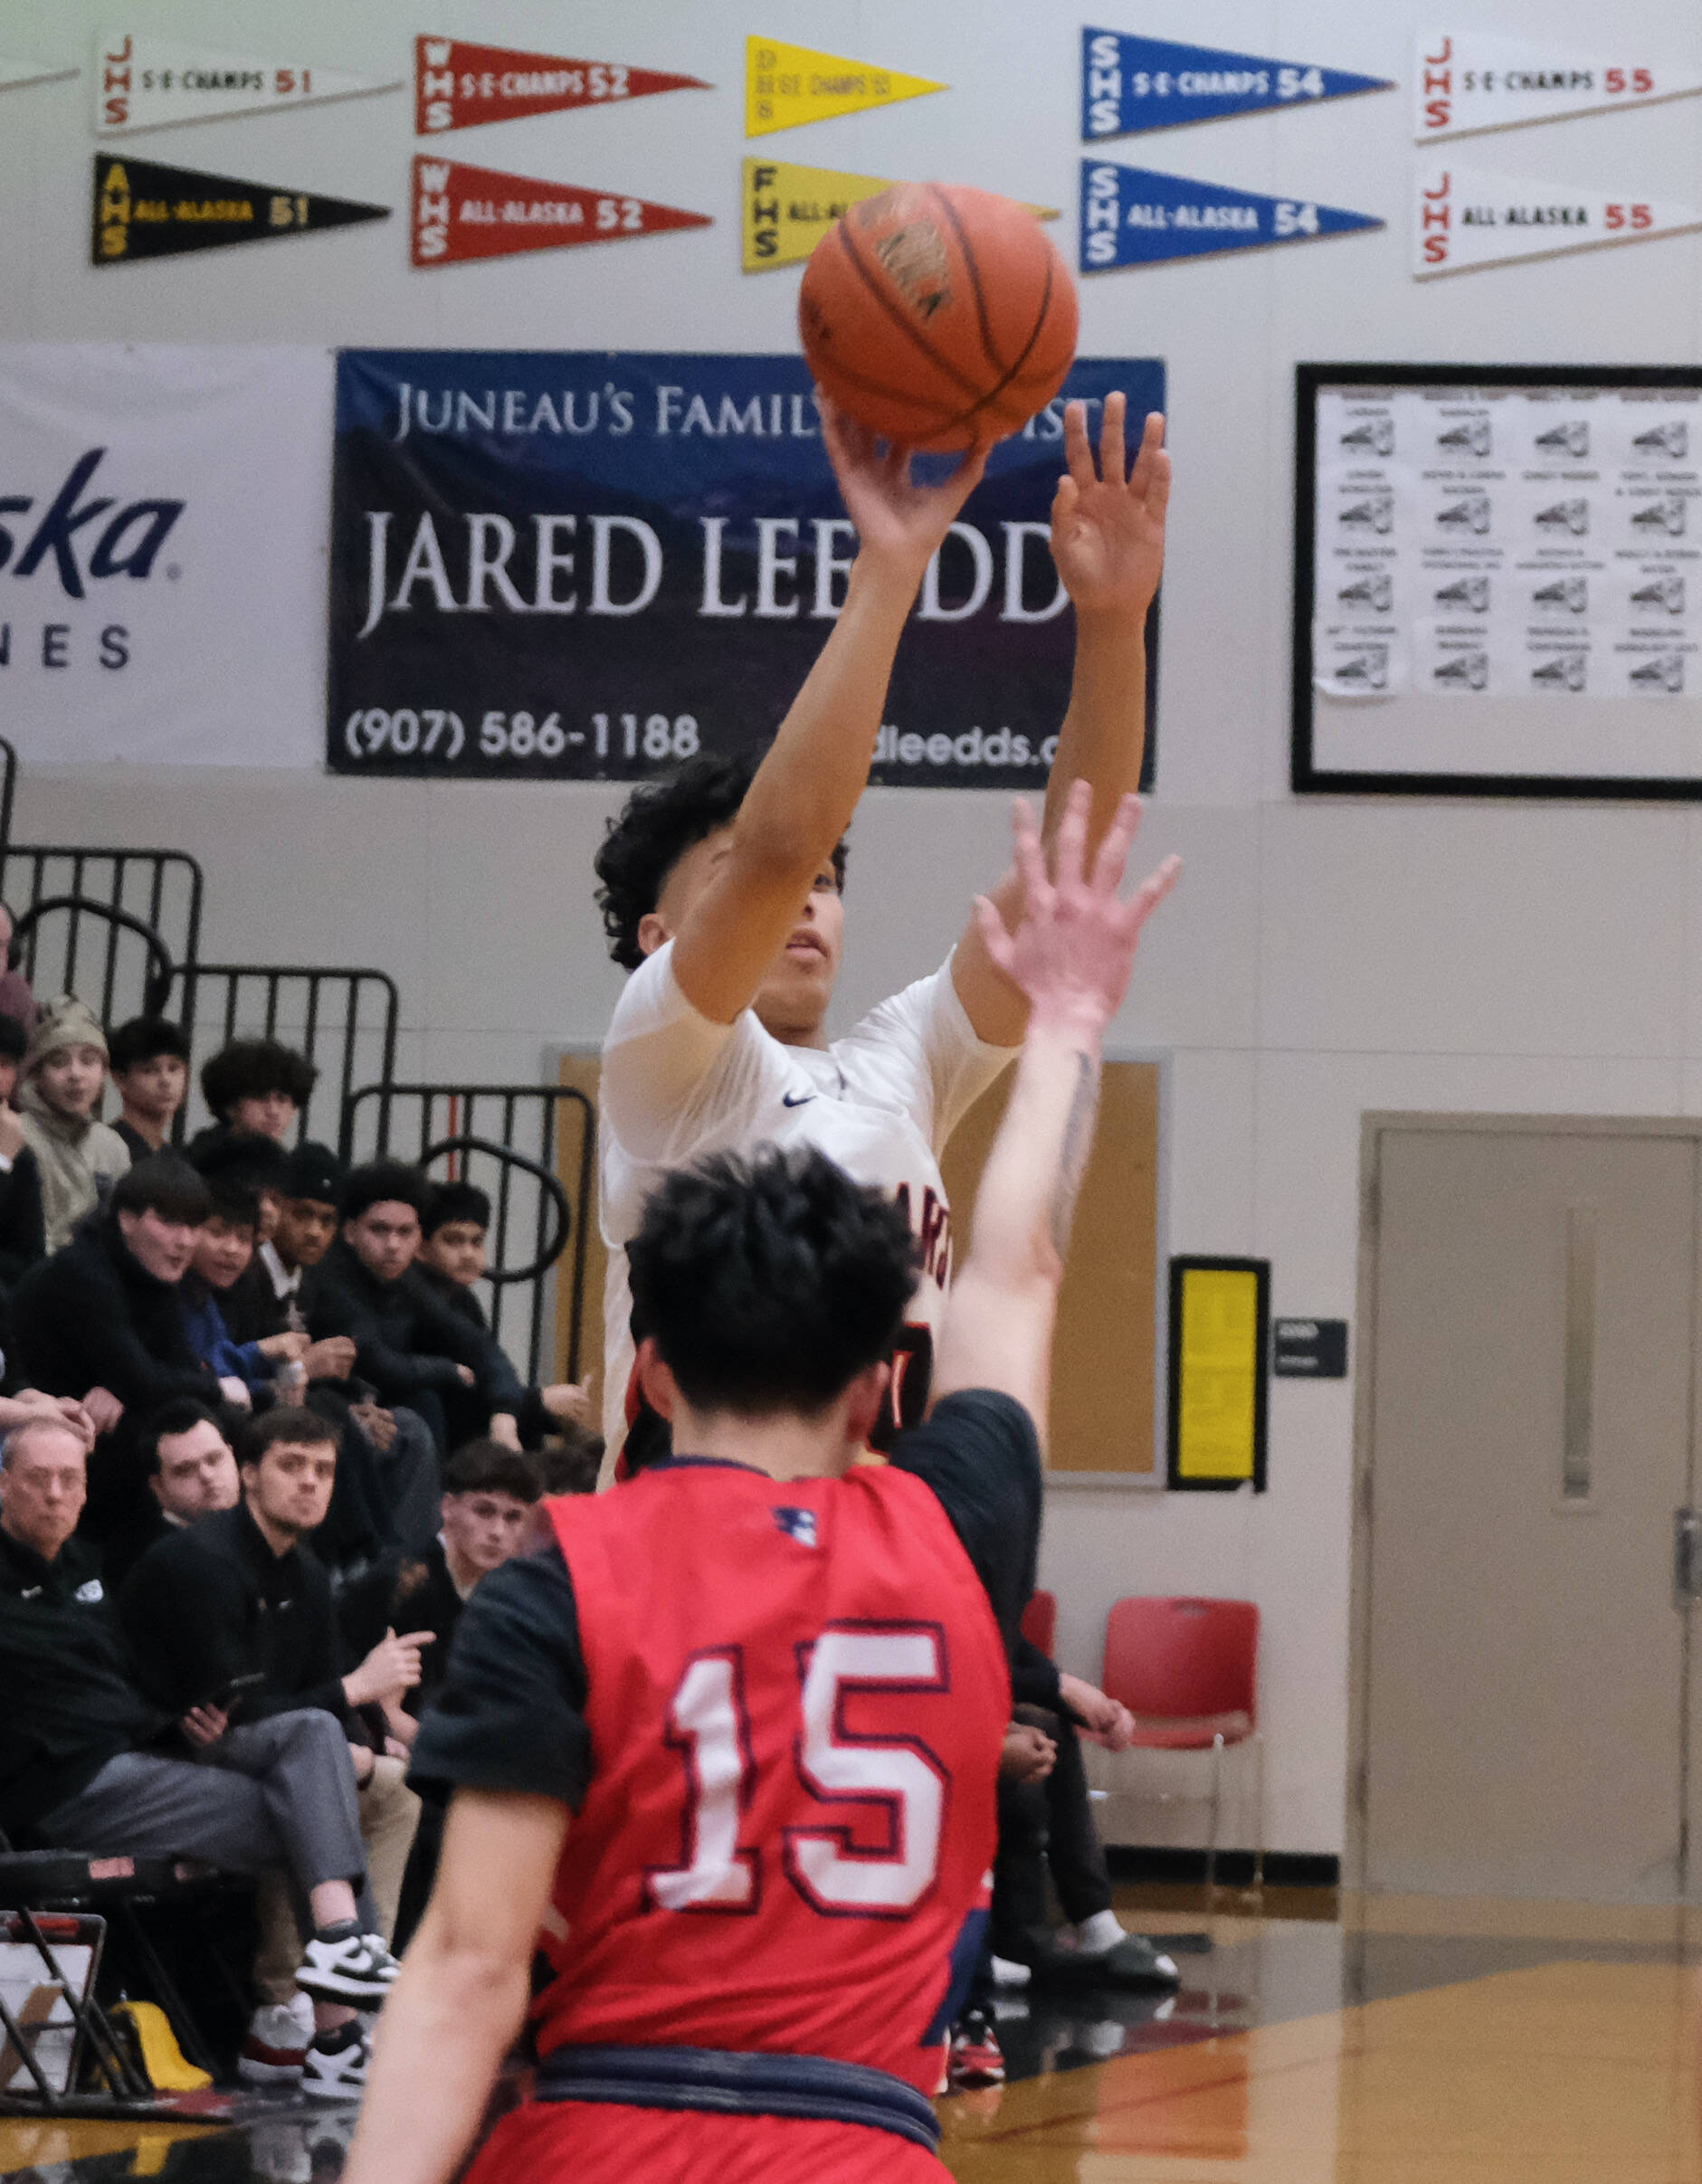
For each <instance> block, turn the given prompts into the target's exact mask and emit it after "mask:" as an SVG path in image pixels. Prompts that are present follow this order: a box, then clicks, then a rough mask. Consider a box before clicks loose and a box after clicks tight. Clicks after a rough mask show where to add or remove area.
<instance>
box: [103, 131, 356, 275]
mask: <svg viewBox="0 0 1702 2184" xmlns="http://www.w3.org/2000/svg"><path fill="white" fill-rule="evenodd" d="M389 217H390V208H389V206H388V205H385V204H351V203H349V201H348V200H347V198H343V197H319V196H315V195H311V194H309V192H308V191H306V190H282V189H273V188H271V186H270V185H268V184H265V183H262V182H238V181H236V180H235V179H234V178H233V176H229V175H204V174H200V173H198V172H197V171H196V170H195V168H193V167H187V166H160V165H159V164H158V163H157V161H156V160H152V159H132V158H129V157H114V156H113V155H112V154H111V153H109V152H97V153H96V154H95V163H94V221H93V234H92V242H91V248H92V252H93V256H94V262H95V263H96V264H97V265H124V264H126V263H127V262H128V261H130V260H132V259H136V258H176V257H179V256H181V255H182V253H183V252H185V251H210V250H216V249H218V248H220V247H221V246H222V245H223V244H224V243H227V242H276V241H278V240H279V238H280V237H281V236H284V235H300V234H302V233H312V232H313V231H314V230H315V229H319V228H328V227H352V226H354V225H356V224H357V223H358V222H360V221H363V220H388V219H389Z"/></svg>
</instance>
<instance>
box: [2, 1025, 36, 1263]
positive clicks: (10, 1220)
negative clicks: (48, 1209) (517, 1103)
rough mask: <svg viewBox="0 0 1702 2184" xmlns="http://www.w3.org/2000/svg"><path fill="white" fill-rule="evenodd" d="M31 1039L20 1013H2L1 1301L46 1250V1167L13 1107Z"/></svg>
mask: <svg viewBox="0 0 1702 2184" xmlns="http://www.w3.org/2000/svg"><path fill="white" fill-rule="evenodd" d="M28 1044H29V1040H28V1038H27V1036H26V1034H25V1032H24V1026H23V1025H22V1024H21V1023H20V1022H19V1021H18V1020H17V1018H16V1017H15V1016H6V1015H4V1014H0V1303H4V1300H5V1297H8V1296H10V1295H11V1293H12V1291H13V1289H14V1287H15V1286H16V1284H17V1283H18V1281H19V1279H20V1278H21V1277H22V1276H23V1275H24V1271H25V1269H26V1268H30V1267H33V1265H34V1264H35V1262H36V1260H37V1259H38V1258H41V1257H42V1255H43V1252H44V1251H45V1250H46V1249H47V1239H46V1232H45V1230H44V1228H43V1218H42V1171H41V1169H40V1168H39V1167H38V1166H37V1164H36V1159H35V1154H33V1152H32V1151H31V1149H30V1147H29V1145H28V1144H26V1143H25V1142H24V1125H23V1122H22V1121H21V1120H20V1118H19V1117H18V1116H17V1115H16V1114H15V1113H14V1110H13V1106H12V1095H13V1093H14V1091H15V1090H16V1089H17V1082H18V1068H19V1065H20V1064H21V1063H22V1061H23V1059H24V1050H25V1049H26V1048H27V1046H28Z"/></svg>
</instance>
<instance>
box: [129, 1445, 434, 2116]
mask: <svg viewBox="0 0 1702 2184" xmlns="http://www.w3.org/2000/svg"><path fill="white" fill-rule="evenodd" d="M337 1442H338V1437H337V1429H336V1428H335V1427H334V1426H332V1425H331V1424H329V1423H328V1421H327V1420H325V1419H323V1418H321V1417H319V1414H318V1413H317V1412H315V1411H312V1410H296V1409H277V1410H269V1411H268V1412H266V1414H265V1415H264V1416H263V1417H261V1418H259V1419H254V1420H250V1421H249V1422H248V1423H247V1424H246V1425H244V1426H243V1427H242V1429H241V1431H240V1432H239V1433H238V1435H237V1444H236V1448H237V1460H238V1469H239V1472H240V1475H241V1478H242V1499H241V1500H240V1501H239V1502H238V1503H237V1504H236V1505H235V1507H234V1508H232V1509H224V1510H220V1511H218V1512H216V1513H214V1515H209V1516H204V1517H202V1518H201V1519H200V1520H199V1521H198V1522H197V1523H196V1524H194V1525H193V1526H191V1527H190V1528H188V1529H187V1530H185V1531H180V1532H176V1533H174V1534H172V1535H171V1536H170V1537H169V1538H166V1539H163V1540H161V1541H159V1542H158V1543H157V1544H156V1545H155V1546H153V1547H150V1548H149V1549H148V1551H147V1553H146V1554H145V1555H143V1557H142V1558H141V1560H140V1562H138V1563H137V1565H136V1567H135V1568H134V1569H133V1570H132V1571H131V1572H130V1574H129V1576H128V1578H127V1579H126V1580H125V1581H124V1586H123V1589H122V1591H120V1593H119V1600H118V1616H119V1625H120V1627H121V1628H122V1629H123V1631H124V1634H125V1637H126V1638H127V1639H128V1642H129V1647H130V1652H131V1656H132V1657H133V1659H134V1660H135V1662H136V1665H137V1674H138V1679H139V1681H140V1683H141V1686H142V1689H143V1691H144V1692H145V1693H146V1695H147V1696H148V1697H149V1698H151V1699H153V1700H154V1701H155V1702H156V1704H157V1705H159V1706H160V1708H161V1709H162V1710H163V1711H164V1712H166V1714H183V1713H186V1712H188V1711H189V1709H190V1708H192V1707H193V1706H194V1705H195V1704H196V1703H197V1699H198V1698H199V1696H200V1695H203V1694H204V1693H206V1692H209V1691H216V1690H220V1689H222V1688H223V1687H225V1686H227V1685H230V1684H232V1683H233V1682H234V1681H235V1680H236V1679H238V1678H242V1677H249V1676H260V1677H261V1682H260V1683H259V1684H257V1685H253V1686H252V1687H251V1688H250V1689H248V1690H247V1691H245V1692H244V1694H243V1695H242V1698H241V1700H240V1701H239V1702H238V1706H239V1707H240V1715H239V1718H240V1719H241V1720H242V1721H243V1722H259V1721H265V1720H268V1719H269V1718H270V1717H271V1715H273V1714H288V1713H292V1712H294V1711H295V1710H297V1709H298V1708H300V1707H304V1706H311V1707H316V1708H319V1709H320V1710H321V1711H323V1712H324V1713H326V1714H331V1715H334V1716H335V1717H336V1719H337V1720H338V1723H340V1724H341V1726H342V1729H343V1733H344V1735H345V1737H346V1738H347V1742H348V1750H349V1755H350V1760H351V1763H352V1765H353V1769H354V1778H355V1782H356V1785H357V1790H358V1794H359V1800H360V1808H359V1809H360V1832H361V1839H362V1841H363V1843H364V1844H365V1846H366V1870H367V1874H368V1876H369V1878H370V1881H371V1885H372V1893H373V1901H374V1904H375V1905H376V1912H377V1923H378V1931H379V1932H380V1933H381V1934H382V1935H383V1936H384V1937H385V1940H386V1941H388V1939H389V1938H390V1936H391V1934H392V1933H393V1932H395V1920H396V1906H397V1901H398V1898H399V1896H400V1894H401V1889H402V1875H403V1873H404V1868H405V1867H406V1865H407V1862H408V1851H409V1848H410V1847H411V1846H412V1844H413V1841H414V1828H415V1826H416V1825H417V1823H418V1820H419V1813H420V1800H419V1799H418V1798H417V1797H416V1796H415V1795H414V1792H413V1791H412V1790H410V1789H408V1787H407V1784H406V1779H405V1778H406V1771H407V1770H406V1763H405V1762H406V1747H405V1746H404V1745H403V1744H402V1743H400V1742H397V1741H396V1740H395V1739H392V1738H389V1737H388V1736H387V1735H386V1733H385V1718H384V1712H383V1709H384V1707H385V1703H386V1702H388V1703H390V1704H395V1702H397V1701H398V1700H400V1698H401V1697H402V1695H403V1694H404V1692H405V1691H406V1690H407V1689H408V1688H409V1687H410V1686H411V1685H414V1684H415V1683H417V1682H418V1681H419V1677H420V1655H421V1648H422V1647H423V1646H428V1645H430V1644H431V1642H432V1636H431V1634H430V1633H429V1632H426V1631H423V1630H419V1629H416V1630H414V1631H413V1632H412V1633H411V1634H410V1635H408V1636H407V1637H404V1638H398V1637H397V1636H396V1634H395V1630H394V1629H389V1630H386V1631H385V1634H384V1637H383V1638H380V1639H379V1641H378V1642H377V1644H376V1645H375V1646H374V1647H372V1649H371V1650H370V1652H369V1653H368V1654H367V1656H366V1659H365V1660H363V1661H361V1662H359V1663H358V1664H357V1666H349V1665H348V1664H347V1662H346V1661H345V1658H344V1654H343V1647H342V1640H341V1636H340V1633H339V1631H338V1624H337V1618H336V1613H335V1610H334V1608H333V1604H332V1599H331V1581H330V1577H329V1574H328V1572H327V1571H326V1569H325V1567H324V1565H323V1564H322V1563H321V1562H319V1559H318V1557H317V1556H316V1555H315V1554H314V1553H313V1551H312V1549H311V1547H310V1546H309V1544H308V1542H309V1539H310V1537H311V1536H312V1534H313V1533H314V1532H316V1531H317V1530H318V1528H319V1525H320V1524H323V1523H324V1521H325V1515H326V1511H327V1510H328V1507H329V1506H330V1500H331V1487H332V1484H333V1481H334V1480H335V1477H336V1474H337ZM362 1710H365V1714H364V1716H363V1712H362ZM232 1711H233V1713H235V1712H236V1711H237V1709H236V1708H233V1710H232ZM289 1913H290V1906H289V1904H288V1901H287V1899H286V1898H284V1897H283V1896H282V1895H281V1894H272V1895H271V1896H270V1897H268V1896H266V1895H262V1899H261V1928H262V1941H261V1957H260V1961H259V1963H258V1964H257V1966H256V1968H255V1984H256V1986H257V1987H258V1988H259V1989H260V1995H261V2008H262V2010H264V2011H270V2010H271V2009H275V2008H282V2007H286V2006H287V2005H288V2003H289V2000H290V1995H291V1993H292V1992H293V1991H294V1987H295V1980H294V1976H293V1970H292V1967H293V1965H294V1963H295V1961H296V1958H297V1956H298V1955H299V1954H300V1948H299V1944H298V1942H297V1937H296V1934H295V1931H294V1927H293V1923H291V1921H290V1915H289ZM265 2029H266V2028H262V2027H259V2026H258V2025H257V2027H256V2028H255V2032H254V2033H253V2034H252V2035H251V2044H254V2043H255V2042H258V2043H259V2045H261V2046H265V2047H267V2048H269V2049H271V2050H274V2051H275V2050H276V2049H277V2048H278V2047H279V2042H278V2040H277V2039H276V2038H275V2037H274V2038H271V2039H267V2038H265V2037H264V2032H265ZM245 2061H246V2063H247V2064H248V2065H250V2066H251V2068H250V2069H249V2070H247V2071H245V2074H244V2075H257V2076H258V2075H261V2072H262V2071H263V2072H268V2073H270V2072H271V2070H273V2069H275V2068H276V2067H277V2065H274V2064H272V2063H271V2061H270V2059H269V2058H268V2057H265V2056H258V2055H256V2056H248V2057H245ZM253 2065H259V2068H258V2069H254V2068H252V2066H253Z"/></svg>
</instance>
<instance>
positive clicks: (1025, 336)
mask: <svg viewBox="0 0 1702 2184" xmlns="http://www.w3.org/2000/svg"><path fill="white" fill-rule="evenodd" d="M1076 316H1077V314H1076V290H1075V283H1074V282H1073V281H1072V280H1070V274H1069V271H1068V270H1067V269H1066V267H1065V265H1064V261H1063V260H1062V259H1061V258H1060V256H1059V254H1058V252H1057V251H1056V250H1055V249H1054V248H1053V247H1052V244H1051V241H1050V239H1049V238H1048V236H1047V234H1046V233H1045V231H1044V229H1043V228H1042V227H1041V224H1040V223H1039V221H1038V220H1036V218H1035V217H1034V215H1033V214H1032V213H1031V212H1030V211H1029V210H1028V209H1027V208H1026V206H1024V205H1021V204H1014V203H1013V201H1012V200H1011V199H1010V198H1009V197H995V196H994V195H992V193H991V192H990V191H987V190H976V189H967V188H963V187H960V186H957V185H947V184H941V183H937V182H925V183H898V184H895V185H894V186H893V187H892V188H891V189H888V190H882V191H881V193H880V195H879V196H878V197H866V198H864V199H863V201H862V202H861V204H854V205H852V206H851V209H850V211H849V212H847V213H846V214H844V216H843V217H842V218H841V219H839V220H837V221H835V222H834V223H833V225H832V227H831V228H830V229H829V230H828V232H827V233H826V234H825V235H823V236H822V240H821V242H818V243H817V244H816V246H815V249H814V251H813V252H812V254H811V258H810V262H809V264H808V265H807V266H806V267H805V268H804V271H803V288H802V290H800V293H799V297H798V324H799V329H800V331H801V333H802V335H803V354H804V356H805V358H806V360H807V361H808V364H809V366H810V369H811V371H812V372H813V374H814V375H815V381H816V385H818V386H819V387H820V388H821V389H822V393H823V394H826V395H828V396H829V397H830V398H831V399H832V401H833V402H835V403H837V404H839V406H840V408H841V409H842V410H845V411H847V412H848V413H850V414H851V416H852V417H854V418H856V420H857V421H858V423H860V424H864V425H867V426H868V427H869V429H870V431H871V432H879V433H880V435H881V436H882V437H883V438H885V439H889V440H893V441H900V442H906V443H908V445H909V446H912V447H916V448H925V449H929V450H937V451H946V450H951V449H958V448H966V447H969V446H971V445H972V444H973V442H975V439H976V438H977V437H978V436H979V435H980V434H981V433H983V432H985V431H986V430H987V428H988V426H989V425H991V426H993V427H994V428H995V429H996V432H997V433H998V434H999V435H1001V436H1002V435H1003V434H1004V433H1006V432H1016V431H1017V430H1018V429H1019V428H1020V427H1021V426H1022V425H1023V424H1025V423H1027V421H1028V420H1029V418H1031V417H1032V415H1033V414H1034V413H1035V412H1036V411H1037V410H1040V409H1043V408H1044V407H1045V405H1046V404H1047V403H1049V402H1050V401H1051V398H1052V396H1053V395H1054V394H1056V393H1057V392H1058V390H1059V388H1060V386H1061V385H1063V383H1064V375H1065V374H1066V373H1067V372H1068V371H1069V369H1070V360H1071V358H1072V357H1073V356H1074V355H1075V352H1076Z"/></svg>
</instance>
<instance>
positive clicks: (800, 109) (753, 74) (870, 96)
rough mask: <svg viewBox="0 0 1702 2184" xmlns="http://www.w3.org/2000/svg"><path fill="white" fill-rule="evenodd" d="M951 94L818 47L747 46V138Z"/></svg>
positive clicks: (756, 42)
mask: <svg viewBox="0 0 1702 2184" xmlns="http://www.w3.org/2000/svg"><path fill="white" fill-rule="evenodd" d="M947 89H949V86H948V85H946V84H944V83H930V82H929V81H928V80H927V77H925V76H906V75H902V74H900V73H899V71H898V70H897V69H891V68H871V67H870V64H869V63H868V62H866V61H847V60H845V59H844V58H843V57H842V56H841V54H839V53H818V52H816V51H815V50H814V48H813V46H808V45H783V44H782V43H781V42H780V41H779V40H778V39H777V38H747V39H746V41H745V134H746V136H747V137H766V136H769V135H770V134H772V132H773V131H774V130H775V129H782V128H801V127H802V126H803V123H804V122H806V121H831V120H832V119H833V117H834V116H835V115H836V114H861V113H865V112H867V111H868V109H870V107H875V106H896V105H897V104H898V102H899V100H900V99H920V98H922V97H923V96H924V95H925V94H926V93H927V92H928V91H943V90H947Z"/></svg>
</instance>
